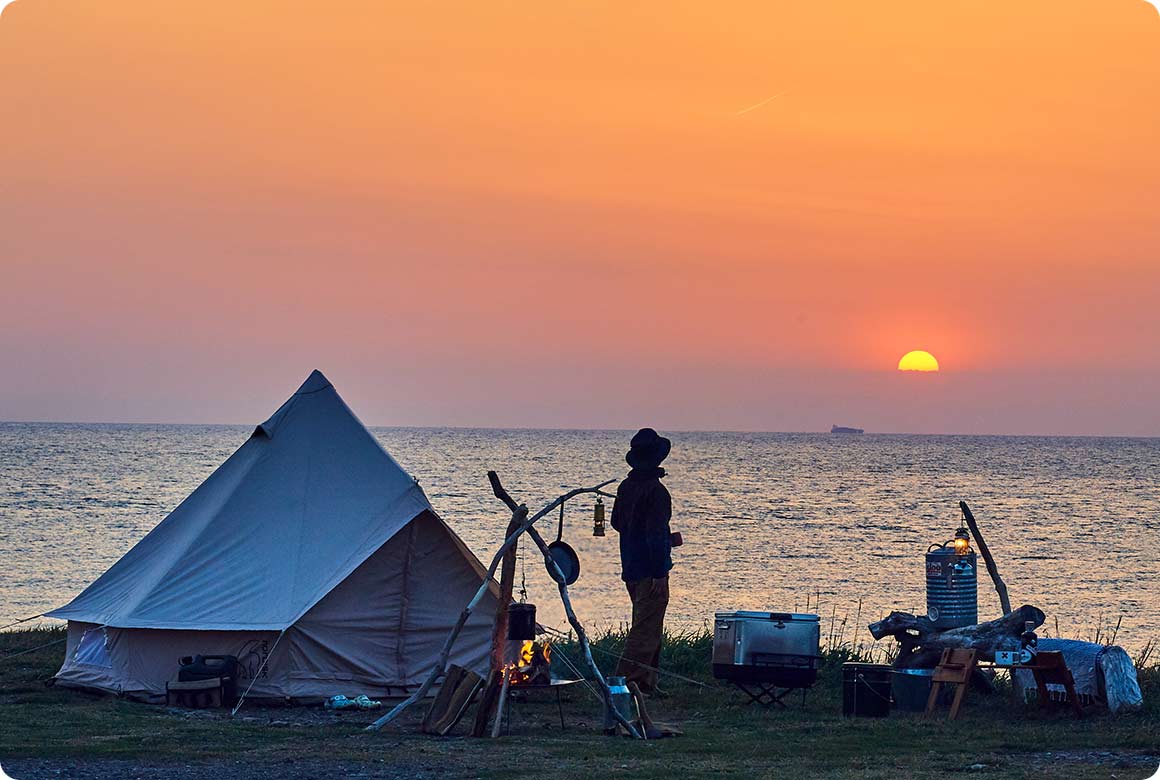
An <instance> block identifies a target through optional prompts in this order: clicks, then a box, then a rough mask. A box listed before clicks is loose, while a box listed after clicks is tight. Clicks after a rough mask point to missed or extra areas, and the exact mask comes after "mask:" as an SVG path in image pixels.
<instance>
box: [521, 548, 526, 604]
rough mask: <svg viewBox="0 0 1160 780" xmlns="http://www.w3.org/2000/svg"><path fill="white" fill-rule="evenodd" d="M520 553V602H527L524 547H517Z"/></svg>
mask: <svg viewBox="0 0 1160 780" xmlns="http://www.w3.org/2000/svg"><path fill="white" fill-rule="evenodd" d="M519 555H520V603H521V604H526V603H527V602H528V562H527V559H525V558H524V548H523V547H520V548H519Z"/></svg>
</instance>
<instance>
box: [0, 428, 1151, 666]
mask: <svg viewBox="0 0 1160 780" xmlns="http://www.w3.org/2000/svg"><path fill="white" fill-rule="evenodd" d="M250 430H251V428H249V427H238V426H173V425H157V426H147V425H63V424H61V425H55V424H18V423H5V424H0V621H3V622H8V620H12V619H16V618H20V617H25V616H28V615H33V614H36V613H39V612H42V611H44V610H47V609H49V608H51V607H54V606H57V605H60V604H63V603H65V602H67V601H68V600H69V599H70V598H72V597H73V596H74V595H76V594H77V593H78V592H80V590H81V589H83V588H84V587H85V585H86V584H88V583H89V582H90V581H92V580H93V579H94V578H95V577H97V576H98V575H99V574H100V573H101V572H103V571H104V570H105V569H106V568H107V567H108V566H109V565H111V564H112V563H113V562H114V561H116V560H117V558H118V557H120V556H121V555H122V554H123V553H124V552H125V551H126V550H128V549H129V548H130V547H131V546H132V545H133V544H134V542H136V541H137V540H138V539H140V538H141V537H142V536H143V535H144V534H145V533H146V532H148V531H149V529H151V528H152V527H153V526H154V525H156V524H157V523H158V522H159V521H160V520H161V519H163V518H164V517H165V515H166V514H167V513H168V512H169V511H170V510H171V509H173V507H175V506H176V505H177V504H178V503H179V502H180V501H181V500H182V499H183V498H184V497H185V496H186V495H187V494H188V493H189V492H190V491H191V490H193V489H194V488H195V487H197V485H198V484H199V483H200V482H201V481H202V480H203V479H205V477H206V476H208V475H209V473H210V472H211V471H212V470H213V469H214V468H215V467H216V466H217V465H218V464H219V463H220V462H221V461H222V460H224V459H225V458H226V457H227V456H228V455H229V454H230V453H231V452H232V451H233V450H235V449H236V448H237V447H239V446H240V445H241V444H242V443H243V442H244V441H245V439H246V437H247V436H248V435H249V432H250ZM375 434H376V435H377V436H378V437H379V438H380V440H381V441H382V443H383V444H384V445H385V446H386V448H387V449H388V450H389V451H390V452H391V453H392V454H393V455H394V456H395V457H396V459H398V460H399V462H400V463H402V464H403V466H404V468H406V469H407V470H409V471H410V472H411V473H412V474H414V475H415V476H416V477H418V478H419V480H420V482H421V483H422V485H423V486H424V488H425V489H426V491H427V494H428V496H430V499H431V501H432V503H433V504H434V505H435V507H436V509H437V510H438V511H439V512H440V513H441V514H442V515H443V517H444V518H446V519H447V520H448V522H450V523H451V525H452V526H453V527H454V528H455V529H456V530H457V531H458V532H459V533H460V535H461V536H462V537H463V539H464V540H465V541H466V542H467V544H468V545H469V546H470V547H471V548H472V549H473V550H474V551H475V552H476V554H477V555H479V557H480V558H481V559H483V560H485V561H487V560H490V558H491V556H492V554H493V552H494V550H495V548H496V547H497V546H498V545H499V544H500V542H501V536H502V532H503V529H504V527H505V526H506V523H507V520H508V516H507V512H506V510H505V509H504V508H503V507H502V505H500V504H499V503H498V502H497V501H496V500H495V498H494V497H492V495H491V493H490V490H489V489H488V485H487V478H486V472H487V470H488V469H489V468H493V469H496V470H497V471H498V472H499V473H500V475H501V477H503V479H504V482H505V484H506V485H507V486H508V488H509V490H510V491H511V492H512V494H513V495H515V496H516V497H517V498H518V499H520V500H522V501H525V502H527V503H528V505H529V506H530V507H532V508H533V510H534V509H536V508H538V507H539V506H541V505H542V504H543V503H545V502H547V501H549V500H550V499H552V498H554V497H555V496H556V495H558V494H559V493H562V492H564V491H565V490H566V489H568V488H571V487H575V486H580V485H587V484H593V483H596V482H599V481H602V480H604V479H608V478H612V477H617V478H619V477H621V476H623V474H624V472H625V466H624V461H623V452H624V448H625V442H626V441H627V438H628V435H627V434H626V433H625V432H605V431H539V430H538V431H523V430H460V429H455V430H447V429H375ZM672 438H673V441H674V446H673V454H672V457H671V458H670V459H669V461H668V463H666V467H667V468H668V470H669V474H670V476H669V478H668V479H667V482H668V485H669V487H670V490H671V491H672V493H673V505H674V522H673V527H674V530H679V531H681V532H682V533H683V535H684V538H685V540H686V544H685V546H684V547H682V548H680V549H678V550H676V551H674V558H675V562H676V569H675V570H674V572H673V581H672V589H673V599H672V604H671V606H670V616H671V617H670V624H671V625H672V626H673V627H688V628H695V627H700V626H702V625H704V624H706V623H707V622H709V621H711V619H712V614H713V612H714V611H717V610H726V609H766V610H779V611H785V610H799V611H800V610H803V609H805V608H806V602H807V598H808V599H809V600H810V609H811V610H812V611H817V612H819V613H821V614H822V615H823V616H824V620H825V622H824V625H825V627H826V628H825V631H826V632H827V633H828V631H829V625H830V621H831V619H833V620H834V622H835V626H836V627H835V629H834V630H835V633H838V632H840V631H841V630H842V629H840V628H838V627H837V626H840V624H841V622H842V621H843V619H848V627H847V628H846V629H845V637H846V639H850V638H851V637H852V636H853V634H854V622H855V618H856V616H857V615H858V610H859V603H861V617H860V619H859V621H858V622H859V623H860V624H862V625H864V624H865V623H867V622H869V621H870V620H872V619H876V618H878V617H880V616H882V615H884V614H885V613H886V612H888V611H889V610H891V609H902V610H906V611H912V612H920V613H921V612H925V602H924V596H923V576H924V569H923V558H922V556H923V553H924V552H925V550H926V548H927V545H929V544H930V543H931V542H936V541H943V540H946V539H948V538H949V537H950V536H951V535H952V534H953V532H954V529H955V528H956V527H957V525H958V518H959V511H958V506H957V504H958V501H959V500H960V499H966V500H967V501H968V502H969V503H970V504H971V505H972V507H973V508H974V510H975V514H976V516H977V517H978V518H979V520H980V523H981V524H982V527H983V531H984V534H985V535H986V537H987V540H988V542H989V543H990V544H991V546H992V548H993V550H994V552H995V554H996V557H997V559H998V563H999V567H1000V569H1001V571H1002V573H1003V575H1004V578H1005V579H1006V581H1007V584H1008V587H1009V589H1010V592H1011V597H1012V601H1013V602H1014V603H1015V604H1016V605H1018V604H1020V603H1031V604H1035V605H1037V606H1039V607H1041V608H1042V609H1044V610H1045V611H1046V612H1047V614H1048V623H1047V627H1048V629H1049V633H1051V634H1054V633H1055V623H1056V621H1057V620H1058V624H1059V630H1060V631H1061V632H1062V633H1063V634H1064V635H1070V636H1077V637H1080V638H1091V637H1092V636H1093V635H1094V633H1095V631H1096V629H1097V627H1098V626H1099V625H1100V624H1101V622H1102V623H1103V624H1113V625H1114V624H1115V623H1116V622H1117V621H1122V625H1121V627H1120V630H1119V638H1118V641H1119V643H1120V644H1123V645H1125V646H1127V647H1138V646H1140V645H1142V644H1144V643H1145V642H1146V641H1148V640H1150V639H1160V440H1158V439H1087V438H1085V439H1080V438H1009V437H969V436H876V435H866V436H861V437H835V436H830V435H828V434H824V435H808V434H767V433H752V434H747V433H678V434H673V435H672ZM591 508H592V501H591V500H588V499H583V500H580V501H579V502H578V503H577V504H576V505H575V506H570V507H569V510H568V511H567V513H566V515H565V528H564V538H565V540H566V541H568V542H570V543H571V544H572V545H573V546H574V547H575V548H576V549H577V551H578V553H579V554H580V557H581V560H582V567H583V570H582V575H581V578H580V580H579V582H578V583H577V584H576V585H575V586H574V588H573V589H572V591H573V597H574V599H575V602H576V605H577V609H578V611H579V613H580V616H581V619H582V620H585V622H587V623H588V624H590V625H591V626H615V625H618V624H620V623H621V622H623V621H626V620H627V619H628V616H629V614H630V608H629V603H628V598H627V595H626V594H625V592H624V590H623V588H622V586H621V583H620V581H619V579H618V571H619V568H618V567H619V562H618V557H617V543H616V536H615V533H614V532H612V531H611V530H610V531H609V535H608V536H607V537H605V538H594V537H593V536H592V516H591ZM543 531H544V533H545V535H548V534H549V533H551V534H553V535H554V534H555V531H556V528H555V517H554V516H553V518H552V520H551V522H548V521H547V520H545V521H544V527H543ZM526 576H527V588H528V592H529V598H530V600H532V601H534V602H536V603H537V604H538V605H539V606H540V616H541V620H542V621H544V622H545V623H548V624H551V625H557V626H563V625H564V620H563V616H562V611H561V609H560V608H559V606H558V600H557V598H556V597H555V594H554V588H553V587H552V586H551V585H550V583H549V581H548V580H547V577H546V575H545V574H544V572H543V568H542V564H541V563H539V562H538V559H537V558H536V557H534V556H532V555H528V556H527V559H526ZM519 579H520V577H519V574H517V585H518V580H519ZM819 600H820V606H817V607H815V606H814V605H815V604H816V603H817V602H818V601H819ZM979 601H980V612H981V614H982V615H983V616H984V617H993V616H996V615H997V614H998V609H999V608H998V600H997V598H996V596H995V595H994V591H993V590H992V589H991V588H990V584H989V581H988V580H986V578H985V574H984V579H982V580H981V581H980V598H979ZM454 606H455V607H456V608H458V607H459V606H460V605H454ZM859 637H860V638H864V639H867V640H868V639H869V635H868V633H867V632H865V631H864V629H862V630H861V631H860V634H859Z"/></svg>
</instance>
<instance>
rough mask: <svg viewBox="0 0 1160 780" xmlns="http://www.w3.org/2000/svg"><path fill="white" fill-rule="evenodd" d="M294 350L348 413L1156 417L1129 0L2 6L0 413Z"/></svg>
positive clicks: (214, 401)
mask: <svg viewBox="0 0 1160 780" xmlns="http://www.w3.org/2000/svg"><path fill="white" fill-rule="evenodd" d="M918 349H921V350H927V351H929V352H931V353H932V354H933V355H934V356H936V357H937V359H938V363H939V364H940V366H941V370H940V371H939V372H938V373H911V372H899V371H897V370H896V366H897V364H898V361H899V358H900V357H901V356H902V355H903V354H904V353H907V352H909V351H911V350H918ZM312 368H320V369H322V370H323V371H324V372H326V373H327V375H328V376H329V377H330V378H331V379H332V380H333V381H334V382H335V384H336V385H337V386H338V388H339V390H340V391H341V392H342V393H343V394H344V396H345V397H346V398H347V400H348V401H349V402H350V403H351V404H352V406H353V407H354V408H355V410H356V411H357V412H358V413H359V414H360V415H361V416H362V418H363V419H364V420H365V421H366V422H367V423H370V424H383V425H480V426H520V427H538V426H558V427H600V428H606V427H607V428H612V427H636V426H639V425H653V426H655V427H658V428H661V429H667V430H679V429H742V430H828V429H829V426H830V424H831V423H837V424H842V425H857V426H860V427H865V428H867V429H869V430H872V431H895V432H907V431H912V432H948V433H951V432H966V433H1036V434H1129V435H1160V400H1158V399H1160V14H1158V13H1157V11H1156V9H1155V8H1153V7H1152V6H1151V5H1149V4H1148V3H1146V2H1143V0H1052V1H1051V2H1048V1H1047V0H1002V2H1000V1H999V0H994V1H993V2H980V0H971V1H969V2H968V1H967V0H943V2H932V1H931V0H922V1H921V2H917V1H894V0H885V1H884V2H877V3H871V2H866V1H865V0H811V1H810V2H803V1H802V0H794V1H793V2H788V1H783V0H760V1H757V0H754V1H753V2H713V3H709V2H680V1H679V0H664V2H660V1H659V0H658V1H656V2H654V1H653V0H642V1H641V2H632V3H624V2H605V1H604V0H584V1H582V2H581V1H577V2H571V1H568V2H550V3H527V2H520V3H515V2H498V3H497V2H491V3H479V2H423V3H409V4H391V3H383V2H381V0H374V1H373V2H372V1H371V0H365V1H363V2H348V1H346V0H336V1H335V2H326V3H318V2H315V3H297V2H285V0H279V2H273V1H272V0H270V1H269V2H265V1H263V2H255V0H230V2H218V1H217V0H198V2H186V1H185V0H173V1H172V2H170V1H168V0H167V1H166V2H157V0H147V1H146V0H17V1H16V2H15V3H13V4H11V5H9V6H8V7H7V8H5V9H4V11H3V15H2V16H0V371H2V372H3V382H0V420H77V421H166V422H237V423H252V422H256V421H260V420H261V419H263V417H264V415H265V414H267V413H268V412H269V411H270V410H271V409H272V408H273V407H274V406H276V405H277V404H278V403H279V402H280V401H281V400H283V398H284V397H285V396H286V395H288V394H289V393H290V392H292V391H293V390H294V389H295V388H296V387H297V385H298V384H299V383H300V382H301V381H302V380H303V379H304V378H305V377H306V375H307V374H308V373H309V371H310V369H312Z"/></svg>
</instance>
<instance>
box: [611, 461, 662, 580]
mask: <svg viewBox="0 0 1160 780" xmlns="http://www.w3.org/2000/svg"><path fill="white" fill-rule="evenodd" d="M664 475H665V470H664V469H661V468H656V469H644V470H642V469H633V470H632V471H630V472H629V474H628V478H627V479H625V480H624V481H623V482H621V483H620V486H619V487H618V488H617V489H616V502H615V503H614V504H613V505H612V527H613V528H615V529H616V530H617V531H618V532H619V533H620V565H621V575H620V576H621V579H623V580H624V581H625V582H636V581H637V580H643V579H645V578H647V577H652V578H658V577H667V576H668V573H669V569H671V568H673V558H672V540H671V539H670V538H669V520H670V519H672V516H673V503H672V497H671V496H670V495H669V491H668V489H667V488H666V487H665V486H664V485H662V484H661V477H663V476H664Z"/></svg>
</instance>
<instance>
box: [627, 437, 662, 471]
mask: <svg viewBox="0 0 1160 780" xmlns="http://www.w3.org/2000/svg"><path fill="white" fill-rule="evenodd" d="M629 447H630V449H629V451H628V454H627V455H625V456H624V459H625V461H627V462H628V465H630V466H632V467H633V468H634V469H653V468H656V467H657V466H659V465H661V463H662V462H664V459H665V458H667V457H668V456H669V450H671V449H672V448H673V443H672V442H671V441H669V440H668V439H666V438H665V437H664V436H661V435H660V434H658V433H657V432H656V431H654V430H653V429H652V428H641V429H640V430H639V431H637V432H636V435H635V436H633V437H632V442H631V443H630V444H629Z"/></svg>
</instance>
